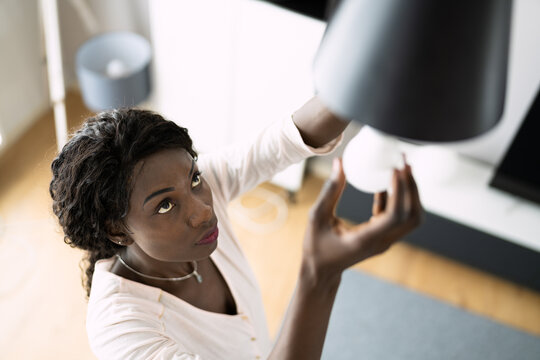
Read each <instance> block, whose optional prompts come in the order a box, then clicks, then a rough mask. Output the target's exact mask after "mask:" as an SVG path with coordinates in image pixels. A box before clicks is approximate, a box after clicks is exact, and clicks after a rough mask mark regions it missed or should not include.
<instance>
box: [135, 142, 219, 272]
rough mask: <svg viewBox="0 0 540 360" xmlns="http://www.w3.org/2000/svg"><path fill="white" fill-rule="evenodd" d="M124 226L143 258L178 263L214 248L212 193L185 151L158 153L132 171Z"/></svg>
mask: <svg viewBox="0 0 540 360" xmlns="http://www.w3.org/2000/svg"><path fill="white" fill-rule="evenodd" d="M133 176H134V179H133V181H134V186H133V191H132V194H131V197H130V200H129V201H130V203H129V212H128V214H127V219H126V220H127V221H126V223H127V226H128V228H129V230H130V232H131V233H130V234H129V237H130V239H131V240H133V242H134V243H135V244H133V245H135V246H136V247H137V248H139V249H140V250H142V251H143V252H144V253H145V254H146V255H148V256H150V257H152V258H154V259H156V260H161V261H170V262H179V261H190V260H201V259H204V258H207V257H208V256H209V255H210V254H211V253H212V252H213V251H214V250H215V249H216V246H217V218H216V215H215V213H214V209H213V206H212V191H211V190H210V187H209V186H208V184H207V183H206V182H205V181H204V179H203V178H202V176H201V174H200V172H199V170H198V168H197V163H196V162H195V160H193V158H192V157H191V155H190V154H189V153H188V152H187V151H186V150H184V149H170V150H163V151H159V152H157V153H155V154H153V155H150V156H148V157H146V158H144V159H143V160H141V161H139V162H138V163H137V165H136V166H135V168H134V172H133Z"/></svg>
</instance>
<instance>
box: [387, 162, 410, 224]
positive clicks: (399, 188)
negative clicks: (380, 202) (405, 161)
mask: <svg viewBox="0 0 540 360" xmlns="http://www.w3.org/2000/svg"><path fill="white" fill-rule="evenodd" d="M391 190H392V194H391V195H390V198H389V199H388V200H387V206H386V211H385V212H386V214H388V219H389V220H391V221H392V222H394V221H401V218H402V216H403V210H404V209H403V203H404V197H405V184H404V181H403V175H402V173H401V171H400V170H398V169H394V173H393V174H392V186H391Z"/></svg>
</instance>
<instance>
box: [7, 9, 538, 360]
mask: <svg viewBox="0 0 540 360" xmlns="http://www.w3.org/2000/svg"><path fill="white" fill-rule="evenodd" d="M51 3H53V2H51V1H47V0H44V1H43V2H41V1H38V0H25V1H19V0H0V49H1V50H0V53H1V56H0V318H1V319H2V322H1V324H0V348H1V349H2V356H0V357H1V358H5V359H34V358H38V357H39V358H42V359H43V358H45V359H47V358H51V359H53V358H54V359H72V358H77V359H86V358H88V359H92V358H94V357H93V355H92V354H91V352H90V349H89V346H88V343H87V340H86V332H85V328H84V326H85V325H84V324H85V312H86V299H85V296H84V291H83V288H82V285H81V271H80V269H79V261H80V259H81V258H82V255H83V254H82V253H81V252H79V251H78V250H76V249H71V248H70V247H69V246H67V245H65V244H64V243H63V235H62V232H61V229H59V226H58V225H57V223H56V220H55V218H53V216H52V211H51V210H50V207H51V201H50V197H49V195H48V182H49V181H50V171H49V166H50V162H51V161H52V159H53V158H54V156H55V154H56V151H57V138H56V135H55V119H56V121H57V126H58V116H59V115H58V112H57V113H56V114H55V113H54V111H53V105H54V103H55V102H58V101H61V102H62V103H64V104H65V108H66V113H67V116H66V119H67V133H70V132H73V131H74V130H75V129H76V128H77V126H79V125H80V124H81V123H82V122H83V121H84V119H85V118H86V117H88V116H90V115H92V114H93V113H94V112H95V111H96V109H92V108H91V107H89V106H88V104H87V103H86V102H85V100H84V96H83V95H84V94H82V92H81V83H80V81H79V78H78V75H77V66H76V54H77V52H78V50H79V49H80V48H81V46H83V45H84V44H85V43H86V42H87V41H89V40H91V39H92V38H94V37H95V36H98V35H101V34H107V33H110V32H114V31H128V32H131V33H135V34H138V35H140V36H142V38H144V39H145V40H147V41H148V43H149V44H150V46H151V50H152V59H151V63H150V68H149V73H148V77H149V84H150V85H149V88H148V89H147V90H148V96H147V97H145V99H144V100H143V101H141V102H138V103H132V102H130V100H129V98H128V99H124V100H125V103H124V104H123V105H127V106H133V105H137V106H139V107H144V108H149V109H152V110H155V111H158V112H160V113H162V114H163V115H164V116H165V117H167V118H169V119H171V120H173V121H176V122H178V123H179V124H180V125H182V126H184V127H187V128H188V129H189V130H190V134H191V136H192V137H193V138H194V141H195V146H196V148H197V149H198V150H199V151H201V152H209V151H213V150H216V149H219V148H220V147H222V146H224V145H227V144H230V143H232V142H235V141H241V140H242V139H245V138H247V137H249V136H250V134H252V133H253V132H254V131H257V130H260V129H261V128H262V127H264V126H265V125H267V124H269V123H270V122H272V121H276V120H279V119H281V118H283V117H288V116H290V115H291V114H292V113H293V112H294V111H295V110H296V109H297V108H298V107H300V106H301V105H302V104H303V103H304V102H305V101H307V100H308V99H309V98H310V97H311V96H313V81H312V74H311V70H312V62H313V57H314V55H315V53H316V51H317V48H318V45H319V42H320V40H321V38H322V36H323V34H324V30H325V27H326V24H327V17H328V16H329V14H330V13H331V11H329V10H328V9H329V8H330V9H331V8H332V7H333V6H335V4H336V3H337V2H336V1H329V2H325V1H313V2H309V1H255V0H226V1H223V0H221V1H218V0H199V1H186V0H58V1H57V9H56V10H57V11H56V14H57V15H58V22H57V23H53V24H52V25H50V23H47V21H46V20H44V17H45V13H46V11H44V10H43V9H47V8H48V7H49V8H48V9H50V6H51ZM539 16H540V2H538V1H536V0H516V1H514V9H513V13H512V33H511V43H510V60H509V61H510V62H509V73H508V84H507V95H506V105H505V111H504V114H503V118H502V120H501V122H500V123H499V125H498V126H497V127H496V128H494V129H493V130H492V131H490V132H488V133H487V134H485V135H483V136H481V137H479V138H475V139H472V140H468V141H462V142H459V143H451V144H445V145H444V146H442V147H441V146H439V147H437V151H435V150H434V152H432V153H428V154H427V156H423V157H419V160H418V177H419V178H418V181H419V184H420V185H424V186H421V187H420V188H421V192H422V193H421V195H422V200H423V201H424V204H425V205H426V210H427V211H428V212H431V213H433V214H435V215H436V216H440V217H443V218H444V219H448V220H449V221H451V222H452V223H455V224H457V226H465V227H466V228H468V229H469V228H470V229H473V230H474V231H478V232H481V233H482V234H487V236H488V237H490V238H494V239H495V240H494V241H495V242H496V243H497V244H503V245H497V246H494V247H493V249H495V250H492V249H491V248H490V246H487V247H486V245H485V243H482V244H481V245H474V244H473V242H474V241H473V240H471V244H473V245H471V246H482V247H481V248H475V249H476V250H475V252H476V253H477V257H478V259H485V258H486V257H487V258H489V257H491V256H492V258H493V259H495V260H493V261H494V262H498V264H499V266H496V268H495V269H492V270H493V271H490V269H486V268H485V267H484V268H483V267H482V261H481V260H478V261H476V260H475V259H472V260H471V259H468V260H467V261H464V260H463V259H461V258H460V257H459V254H457V255H456V254H454V255H455V256H450V255H452V254H449V253H444V251H439V250H441V249H430V248H429V246H428V247H427V248H426V247H422V246H419V242H421V241H416V244H415V242H414V241H412V242H403V243H400V244H397V245H396V246H395V247H393V248H392V249H391V250H390V251H389V252H387V253H386V254H384V255H382V256H379V257H376V258H374V259H372V260H369V261H366V262H365V263H362V264H360V265H358V266H357V269H358V270H360V271H364V272H368V273H370V274H373V275H375V276H377V277H380V278H382V279H386V280H388V281H391V282H392V283H395V284H399V285H400V286H404V287H407V288H409V289H413V290H415V291H418V292H420V293H423V294H426V295H428V296H430V297H434V298H436V299H439V300H441V301H443V302H445V303H448V304H452V305H453V306H457V307H459V308H462V309H466V310H467V311H471V312H474V313H477V314H481V315H482V316H486V317H488V318H490V319H493V320H495V321H497V322H499V323H501V324H505V325H506V326H510V327H512V328H515V329H520V330H522V331H525V332H528V333H529V334H535V335H536V336H540V292H539V291H540V285H538V280H537V279H538V278H539V277H538V276H537V275H538V274H539V265H529V266H526V267H525V269H524V270H523V271H524V272H525V275H523V274H517V275H515V276H514V275H512V274H510V275H508V274H506V273H504V271H503V270H501V268H504V267H506V265H505V263H504V262H501V261H502V260H499V259H501V258H502V257H499V256H502V255H501V253H500V252H501V251H502V254H503V255H504V254H505V251H506V249H507V247H505V246H507V245H504V244H506V243H509V244H511V245H510V246H511V250H508V252H506V254H508V253H512V254H515V255H512V256H515V257H514V262H513V263H512V264H514V265H512V266H515V264H516V262H515V261H517V262H518V263H519V257H520V256H522V254H523V256H524V258H526V259H527V261H535V260H537V259H538V257H539V256H540V225H539V224H540V206H539V205H538V204H537V203H535V202H533V201H532V200H530V199H524V198H522V197H518V196H516V195H514V194H510V193H503V192H500V191H497V190H494V189H491V188H490V187H489V185H488V183H489V181H490V180H491V178H492V177H493V176H494V174H495V173H496V171H497V168H498V166H499V165H500V163H501V162H502V160H503V159H504V157H505V155H506V154H507V153H508V150H509V149H510V147H511V145H512V143H513V141H514V139H515V136H516V134H517V132H518V131H519V129H520V126H521V125H522V124H523V121H524V119H525V118H526V116H527V114H528V111H529V109H530V108H531V105H532V104H533V102H534V100H535V98H536V95H537V93H538V89H539V85H540V67H539V66H538V64H539V63H540V23H539V22H538V21H537V19H538V18H539ZM46 24H49V25H48V26H49V30H48V31H49V32H47V31H46V27H47V26H46ZM54 28H55V29H56V30H57V31H58V33H59V38H60V48H59V49H60V52H59V53H58V55H60V56H59V57H55V55H54V54H52V53H50V51H49V50H50V49H49V48H47V46H46V38H47V37H48V36H49V40H48V41H50V34H51V33H50V30H51V29H54ZM58 59H60V64H61V75H60V76H61V77H60V79H61V81H60V83H61V86H62V88H63V89H65V97H62V98H61V99H59V98H57V97H56V98H55V97H54V96H51V95H54V94H53V92H54V90H53V91H52V92H51V88H50V83H51V81H52V82H54V80H53V79H52V77H51V76H50V75H49V74H48V72H47V64H48V63H49V65H50V64H51V61H53V60H54V61H57V60H58ZM56 63H58V62H56ZM57 75H58V73H57ZM56 80H58V77H57V79H56ZM57 84H58V81H57ZM60 93H62V91H61V92H60ZM60 120H61V119H60ZM537 120H538V121H540V119H537ZM360 127H361V126H360V125H358V124H356V123H353V124H351V125H350V126H349V128H348V129H347V131H346V134H345V139H344V144H343V145H342V146H341V147H340V148H339V149H338V150H337V152H336V154H333V155H332V156H329V157H323V158H318V159H312V160H309V161H307V162H304V163H302V164H299V165H297V166H294V167H292V168H290V169H288V170H286V171H285V172H284V173H282V174H279V175H278V176H276V178H274V179H273V181H271V182H269V183H266V184H263V185H262V186H260V187H258V188H256V189H255V190H253V191H252V192H250V193H249V194H246V195H245V196H244V197H242V198H241V199H239V200H237V201H236V202H234V203H233V204H231V208H230V210H231V217H232V220H233V223H234V225H235V228H236V230H237V231H238V234H239V237H240V239H241V241H242V244H243V245H244V247H245V251H246V255H247V256H248V258H249V260H250V262H251V263H252V265H253V267H254V269H255V272H256V274H257V276H258V278H259V280H260V282H261V288H262V291H263V297H264V301H265V305H266V308H267V315H268V320H269V325H270V330H271V333H272V334H273V335H274V334H275V333H276V332H277V330H278V329H279V324H280V319H281V317H282V315H283V313H284V311H285V308H286V306H287V304H288V300H289V298H290V294H291V293H292V291H293V289H294V285H295V281H296V274H297V269H298V264H299V260H300V254H301V240H302V235H303V230H304V227H305V223H306V216H307V211H308V209H309V207H310V206H311V204H312V203H313V201H314V200H315V198H316V196H317V194H318V191H319V189H320V187H321V185H322V183H323V181H324V179H325V178H326V176H327V175H328V174H329V170H330V164H331V159H332V158H333V157H334V156H339V155H340V154H341V153H342V152H343V148H344V145H345V144H346V143H347V141H348V140H349V139H350V138H351V137H353V136H354V135H355V134H356V133H357V132H358V130H359V129H360ZM56 130H58V127H56ZM441 148H442V149H443V150H444V151H443V152H441ZM449 154H450V155H449ZM524 161H525V162H526V163H527V164H529V165H530V166H531V167H536V168H538V167H539V166H540V163H539V161H538V152H537V153H527V154H526V158H525V159H524ZM421 174H423V175H421ZM434 174H435V175H434ZM423 188H425V190H423ZM368 206H369V205H368ZM252 214H256V215H252ZM346 215H347V214H345V213H344V214H343V216H346ZM350 220H351V221H355V220H359V219H357V218H354V216H353V217H352V218H350ZM441 231H445V230H441ZM474 234H477V233H476V232H475V233H474ZM474 234H473V235H470V236H473V237H474V236H476V235H474ZM482 236H484V235H482ZM254 239H255V240H254ZM265 240H268V241H265ZM423 240H425V239H423ZM423 240H422V241H423ZM433 240H434V241H436V239H433ZM283 246H288V247H289V248H290V251H289V252H287V254H285V255H284V254H282V251H281V249H283ZM460 246H461V245H460ZM516 246H517V247H519V249H518V250H516V248H515V247H516ZM496 249H499V250H496ZM491 251H493V253H491ZM497 251H498V253H497ZM460 252H463V251H457V253H460ZM273 253H275V254H276V256H278V255H279V256H280V262H279V264H276V263H275V261H272V258H273V257H272V256H268V254H273ZM450 253H452V251H450ZM530 259H533V260H530ZM475 261H476V262H475ZM536 264H540V262H539V263H536ZM490 266H491V265H490ZM531 271H532V272H533V273H531ZM531 277H532V278H536V280H535V279H533V280H530V281H529V282H527V281H528V280H527V279H530V278H531ZM278 279H279V280H278ZM524 279H525V280H524Z"/></svg>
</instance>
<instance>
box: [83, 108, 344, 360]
mask: <svg viewBox="0 0 540 360" xmlns="http://www.w3.org/2000/svg"><path fill="white" fill-rule="evenodd" d="M340 141H341V136H340V137H338V138H336V139H334V140H333V141H331V142H330V143H328V144H327V145H325V146H323V147H320V148H317V149H314V148H311V147H309V146H307V145H305V144H304V142H303V141H302V138H301V136H300V133H299V131H298V129H297V128H296V126H295V125H294V123H293V122H292V121H291V120H290V119H286V120H284V121H281V122H277V123H275V124H273V125H271V126H269V127H267V128H266V129H265V130H264V131H263V132H261V133H260V134H259V135H258V136H257V137H255V138H252V139H250V140H249V141H246V142H244V143H243V144H240V145H237V146H231V147H228V148H226V149H224V151H221V152H219V153H217V154H208V155H201V156H200V158H199V161H198V165H199V169H200V170H201V171H202V173H203V179H204V181H207V182H208V184H209V185H210V187H211V189H212V194H213V198H214V211H215V213H216V215H217V218H218V227H219V238H218V247H217V249H216V250H215V251H214V253H212V255H211V258H212V260H213V261H214V263H215V265H216V266H217V267H218V269H219V270H220V272H221V274H222V275H223V277H224V279H225V281H226V282H227V284H228V285H229V288H230V290H231V293H232V295H233V297H234V300H235V302H236V306H237V312H238V314H237V315H226V314H220V313H214V312H209V311H205V310H201V309H199V308H197V307H195V306H193V305H191V304H189V303H187V302H186V301H183V300H182V299H180V298H178V297H176V296H174V295H172V294H170V293H167V292H165V291H163V290H161V289H160V288H157V287H152V286H148V285H145V284H141V283H138V282H135V281H131V280H128V279H125V278H123V277H120V276H118V275H116V274H113V273H111V272H110V269H111V267H112V265H113V263H114V257H113V258H109V259H104V260H100V261H98V262H97V263H96V267H95V271H94V276H93V278H92V290H91V293H90V300H89V304H88V314H87V323H86V327H87V332H88V338H89V342H90V346H91V348H92V351H93V352H94V353H95V355H96V356H97V357H98V358H100V359H107V360H111V359H145V360H147V359H182V360H196V359H197V360H202V359H204V360H211V359H235V360H236V359H264V358H266V357H267V356H268V354H269V352H270V350H271V341H270V336H269V334H268V329H267V324H266V316H265V313H264V309H263V303H262V297H261V292H260V289H259V286H258V283H257V280H256V279H255V276H254V274H253V272H252V270H251V267H250V266H249V264H248V261H247V259H246V258H245V256H244V254H243V252H242V250H241V248H240V246H239V244H238V241H237V239H236V237H235V235H234V233H233V230H232V226H231V223H230V221H229V218H228V215H227V212H226V209H227V204H228V202H229V201H230V200H232V199H233V198H235V197H236V196H238V195H240V194H242V193H243V192H245V191H247V190H249V189H251V188H253V187H254V186H256V185H257V184H259V183H261V182H263V181H266V180H269V179H270V178H271V177H272V176H273V175H274V174H275V173H277V172H279V171H281V170H283V169H285V168H286V167H287V166H289V165H291V164H293V163H296V162H299V161H301V160H303V159H305V158H307V157H309V156H313V155H322V154H327V153H329V152H331V151H332V150H333V149H335V147H336V146H337V145H338V144H339V142H340ZM203 284H204V283H203Z"/></svg>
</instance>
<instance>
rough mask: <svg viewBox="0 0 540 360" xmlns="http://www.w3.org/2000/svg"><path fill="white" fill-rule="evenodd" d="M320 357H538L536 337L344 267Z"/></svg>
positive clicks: (489, 359)
mask: <svg viewBox="0 0 540 360" xmlns="http://www.w3.org/2000/svg"><path fill="white" fill-rule="evenodd" d="M322 358H323V359H328V360H345V359H347V360H349V359H351V360H352V359H355V360H356V359H362V360H394V359H396V360H409V359H411V360H417V359H418V360H424V359H425V360H428V359H429V360H436V359H444V360H447V359H460V360H461V359H471V360H492V359H504V360H506V359H519V360H528V359H531V360H533V359H534V360H540V337H535V336H532V335H529V334H527V333H525V332H522V331H518V330H515V329H513V328H510V327H508V326H505V325H502V324H500V323H496V322H494V321H492V320H489V319H487V318H484V317H481V316H478V315H475V314H472V313H470V312H466V311H464V310H462V309H459V308H456V307H454V306H451V305H448V304H445V303H442V302H440V301H438V300H435V299H432V298H429V297H427V296H424V295H421V294H419V293H416V292H413V291H410V290H407V289H405V288H402V287H399V286H397V285H394V284H391V283H388V282H385V281H382V280H380V279H377V278H374V277H372V276H370V275H366V274H365V273H361V272H358V271H353V270H349V271H347V272H345V274H344V275H343V280H342V283H341V287H340V289H339V292H338V295H337V298H336V303H335V306H334V309H333V311H332V316H331V319H330V325H329V329H328V334H327V336H326V342H325V345H324V350H323V356H322Z"/></svg>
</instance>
